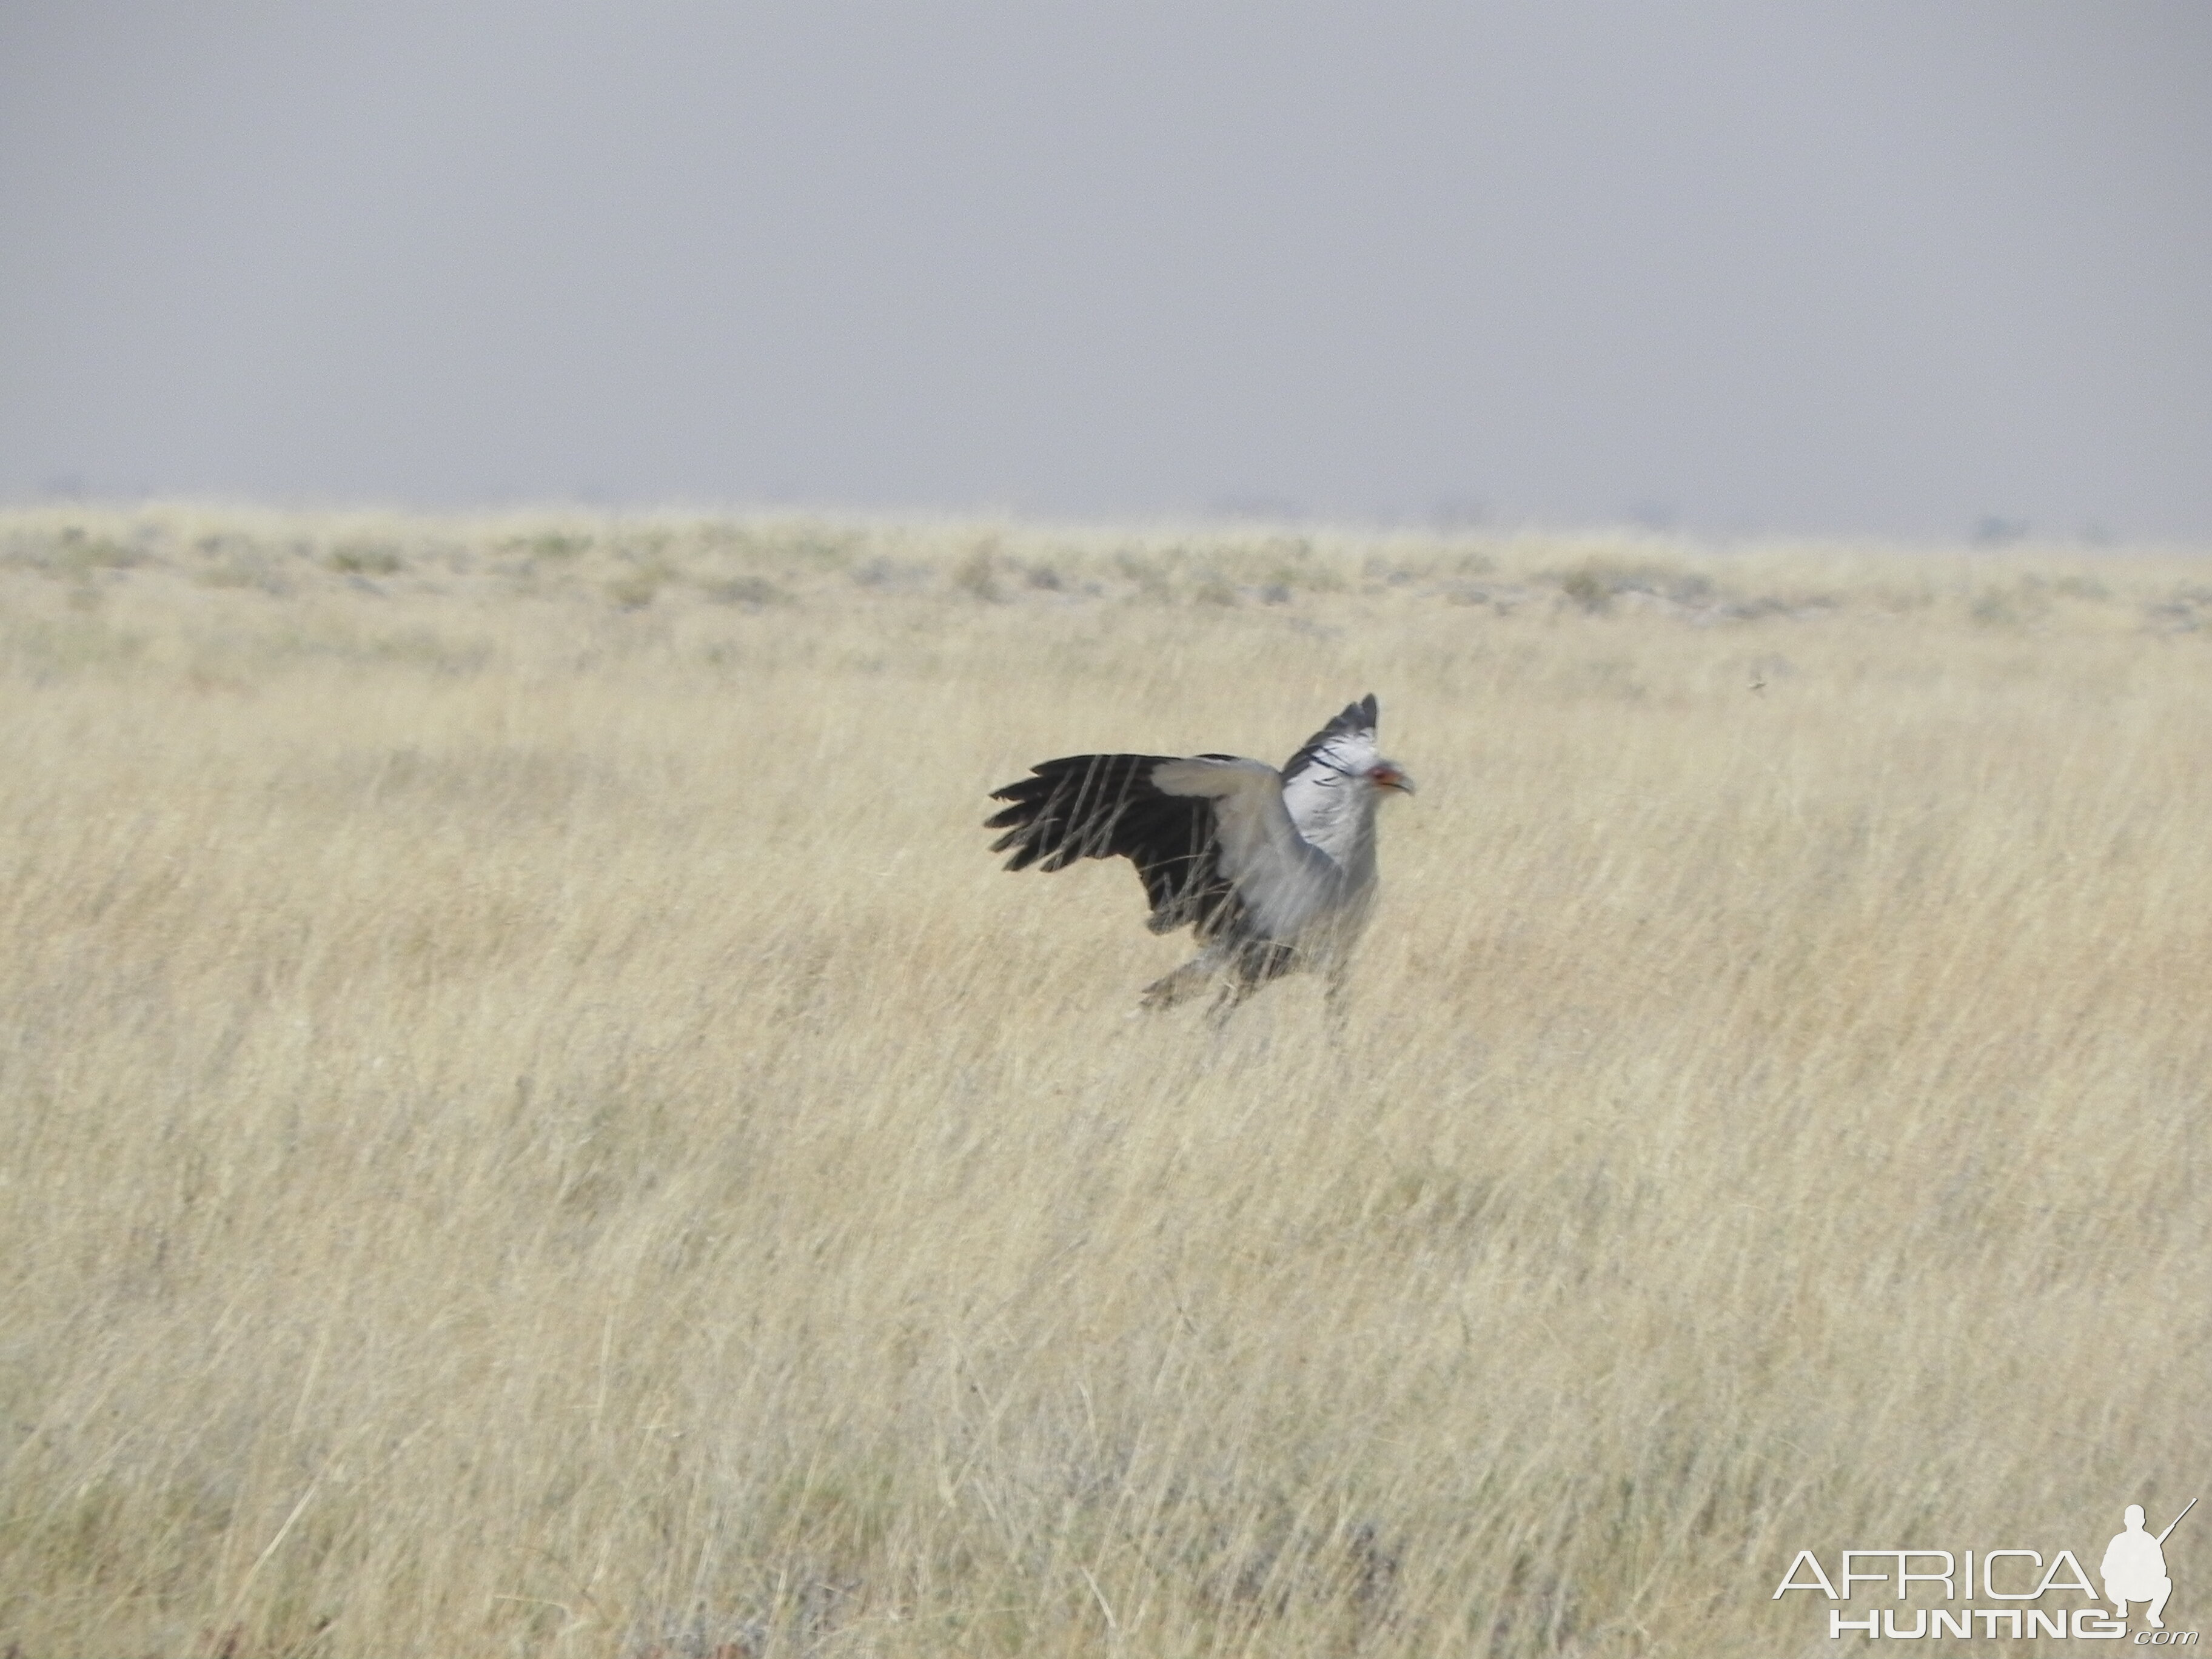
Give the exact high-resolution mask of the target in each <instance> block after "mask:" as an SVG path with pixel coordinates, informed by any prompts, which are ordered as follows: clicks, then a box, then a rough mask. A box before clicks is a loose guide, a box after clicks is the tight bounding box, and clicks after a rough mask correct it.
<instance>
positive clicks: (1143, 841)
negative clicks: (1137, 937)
mask: <svg viewBox="0 0 2212 1659" xmlns="http://www.w3.org/2000/svg"><path fill="white" fill-rule="evenodd" d="M1375 721H1376V704H1375V697H1374V695H1373V694H1372V693H1371V692H1370V694H1369V695H1368V696H1364V697H1363V698H1361V699H1360V700H1359V701H1358V702H1355V703H1352V704H1350V705H1349V706H1347V707H1346V709H1345V711H1344V712H1343V713H1342V714H1339V715H1338V716H1337V717H1336V718H1335V719H1334V720H1331V721H1330V722H1329V723H1328V725H1327V726H1323V727H1322V729H1321V730H1320V731H1318V732H1315V733H1314V734H1313V736H1311V737H1310V738H1307V739H1306V741H1305V744H1304V747H1303V748H1301V749H1300V750H1298V752H1297V754H1295V755H1293V756H1291V758H1290V759H1289V761H1288V762H1286V763H1285V765H1284V767H1283V769H1282V770H1281V771H1279V772H1278V771H1277V770H1276V769H1274V768H1273V767H1272V766H1269V765H1267V763H1265V762H1264V761H1255V760H1243V759H1240V758H1238V757H1237V756H1234V755H1196V756H1193V757H1189V758H1188V759H1180V758H1177V757H1174V756H1171V755H1070V756H1068V757H1066V758H1065V759H1061V760H1050V761H1047V762H1045V763H1043V764H1042V766H1036V767H1032V768H1030V776H1028V777H1026V778H1024V779H1022V780H1021V781H1020V782H1018V783H1010V784H1008V785H1007V786H1006V787H1005V788H1003V789H995V790H994V791H992V793H991V799H993V800H1002V801H1006V802H1009V803H1011V804H1010V805H1008V806H1007V807H1006V810H1005V811H1001V812H999V813H997V814H995V815H994V817H991V818H989V819H988V820H987V821H986V823H985V824H984V828H986V829H1003V830H1005V831H1006V834H1005V835H1003V836H1000V837H999V839H998V840H997V841H995V842H993V843H992V845H991V850H992V851H993V852H994V853H1004V852H1006V851H1009V850H1011V851H1012V854H1013V856H1012V858H1010V859H1008V860H1006V868H1007V869H1009V870H1026V869H1028V868H1029V867H1030V866H1031V865H1036V866H1038V867H1039V868H1041V869H1045V870H1060V869H1065V868H1066V866H1069V865H1071V864H1073V863H1074V862H1075V860H1078V859H1106V858H1125V859H1127V860H1129V862H1130V863H1132V864H1133V865H1135V866H1137V875H1138V878H1139V879H1140V880H1141V881H1143V883H1144V884H1145V896H1146V899H1147V900H1149V901H1150V902H1151V904H1152V915H1151V917H1150V918H1149V919H1148V920H1147V921H1146V926H1147V927H1150V928H1151V929H1152V932H1154V933H1173V932H1174V931H1175V930H1176V928H1178V927H1190V928H1191V929H1192V930H1193V931H1194V933H1195V934H1196V935H1197V938H1198V941H1199V943H1200V945H1202V946H1203V947H1204V948H1203V949H1202V950H1201V951H1200V952H1199V954H1198V955H1197V956H1196V957H1194V958H1192V959H1191V960H1190V961H1188V962H1187V963H1183V965H1182V967H1180V968H1178V969H1176V970H1175V971H1174V972H1173V973H1171V974H1169V975H1166V976H1165V977H1164V978H1162V979H1158V980H1155V981H1153V982H1152V984H1150V985H1148V986H1146V987H1145V994H1144V1000H1143V1006H1145V1007H1146V1008H1171V1007H1173V1006H1175V1005H1176V1004H1177V1003H1179V1002H1182V1001H1185V1000H1188V999H1189V998H1191V997H1193V996H1195V995H1197V994H1199V993H1200V992H1201V991H1203V990H1204V989H1205V988H1206V987H1207V986H1208V985H1209V984H1213V983H1217V982H1218V986H1219V990H1218V994H1217V996H1216V998H1215V1000H1214V1006H1213V1015H1214V1018H1216V1019H1217V1020H1221V1019H1226V1018H1228V1016H1229V1014H1230V1013H1231V1012H1232V1011H1233V1010H1234V1009H1235V1008H1236V1006H1237V1004H1238V1003H1240V1002H1242V1001H1243V1000H1244V999H1245V998H1246V997H1248V996H1249V995H1251V994H1252V993H1253V992H1255V991H1256V990H1257V989H1259V987H1261V986H1262V985H1264V984H1266V983H1267V981H1269V980H1271V979H1277V978H1279V977H1280V976H1281V975H1285V974H1287V973H1291V972H1292V971H1294V970H1297V969H1315V970H1318V971H1319V972H1321V973H1322V974H1325V975H1327V976H1328V998H1329V1003H1330V1005H1331V1006H1332V1007H1336V1006H1340V1002H1341V999H1342V996H1343V991H1344V978H1345V969H1346V965H1347V963H1348V960H1349V957H1350V956H1351V952H1352V945H1354V944H1355V943H1356V942H1357V941H1358V938H1359V934H1360V932H1361V930H1362V929H1364V927H1366V926H1367V919H1368V915H1369V914H1370V912H1371V911H1372V910H1373V909H1374V908H1375V886H1376V882H1375V809H1376V806H1377V805H1379V804H1380V803H1381V801H1382V799H1383V796H1384V795H1385V794H1389V793H1399V794H1407V795H1410V794H1412V793H1413V780H1412V779H1411V778H1409V777H1407V775H1406V774H1405V771H1404V769H1402V768H1401V767H1400V766H1399V765H1398V763H1396V762H1395V761H1390V760H1385V759H1383V757H1382V756H1381V755H1380V754H1379V753H1378V752H1376V747H1375Z"/></svg>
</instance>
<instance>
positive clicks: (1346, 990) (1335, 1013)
mask: <svg viewBox="0 0 2212 1659" xmlns="http://www.w3.org/2000/svg"><path fill="white" fill-rule="evenodd" d="M1322 1008H1323V1009H1325V1010H1326V1011H1327V1013H1328V1040H1329V1042H1331V1043H1332V1044H1333V1045H1334V1046H1335V1047H1336V1048H1342V1047H1344V1037H1345V1033H1346V1031H1348V1030H1351V1027H1352V976H1351V975H1349V974H1347V973H1346V972H1345V970H1344V968H1343V966H1342V964H1338V965H1337V966H1335V967H1333V968H1331V969H1329V970H1328V987H1327V988H1326V989H1325V990H1324V991H1323V992H1322Z"/></svg>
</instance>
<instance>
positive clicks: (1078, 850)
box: [983, 755, 1239, 939]
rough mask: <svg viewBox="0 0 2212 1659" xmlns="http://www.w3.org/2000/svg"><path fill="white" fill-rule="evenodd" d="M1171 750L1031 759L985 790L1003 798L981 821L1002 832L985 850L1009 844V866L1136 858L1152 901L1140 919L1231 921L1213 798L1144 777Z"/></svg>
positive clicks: (1202, 931) (1207, 924) (1054, 866)
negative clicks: (1170, 789)
mask: <svg viewBox="0 0 2212 1659" xmlns="http://www.w3.org/2000/svg"><path fill="white" fill-rule="evenodd" d="M1172 758H1174V757H1171V756H1168V755H1070V756H1068V757H1066V758H1065V759H1061V760H1049V761H1047V762H1045V763H1044V764H1043V765H1042V766H1036V767H1032V768H1030V776H1028V777H1026V778H1024V779H1023V780H1022V781H1020V782H1018V783H1010V784H1008V785H1007V786H1006V787H1005V788H1003V789H994V790H993V791H992V792H991V799H993V800H1003V801H1007V802H1010V803H1012V804H1011V805H1008V806H1007V807H1006V810H1005V811H1001V812H998V813H995V814H994V815H993V816H992V817H990V818H988V819H987V820H986V821H985V823H984V825H983V827H984V828H985V829H1003V830H1005V831H1006V834H1005V835H1003V836H1000V837H999V839H998V840H997V841H995V842H992V843H991V850H992V851H993V852H994V853H1004V852H1007V851H1009V850H1011V851H1012V854H1013V856H1012V858H1010V859H1008V860H1006V868H1007V869H1009V870H1026V869H1028V868H1029V867H1030V866H1031V865H1036V866H1037V867H1039V868H1040V869H1044V870H1064V869H1066V867H1067V866H1069V865H1071V864H1073V863H1074V862H1075V860H1078V859H1110V858H1125V859H1127V860H1129V862H1130V863H1132V864H1133V865H1135V866H1137V875H1138V877H1139V878H1140V879H1141V880H1142V881H1143V882H1144V884H1145V897H1146V899H1147V900H1148V901H1149V902H1151V904H1152V917H1151V919H1150V920H1149V921H1147V923H1146V926H1147V927H1151V929H1152V931H1153V932H1154V933H1173V932H1174V931H1175V930H1176V928H1178V927H1183V926H1185V925H1186V924H1195V925H1196V927H1197V929H1198V937H1199V938H1200V939H1212V937H1213V936H1214V935H1215V934H1216V933H1219V932H1220V931H1221V930H1222V929H1223V928H1224V927H1227V926H1229V925H1230V924H1231V922H1232V921H1235V919H1236V917H1237V914H1238V911H1239V907H1238V904H1237V890H1236V889H1235V888H1234V887H1233V886H1231V884H1230V882H1229V878H1227V877H1225V875H1223V874H1222V873H1221V866H1220V864H1219V861H1218V858H1217V857H1216V848H1215V841H1214V824H1213V803H1212V801H1211V800H1208V799H1204V798H1202V797H1198V796H1188V795H1170V794H1168V793H1165V792H1164V791H1162V790H1159V789H1157V788H1155V787H1153V785H1152V769H1153V768H1154V767H1156V766H1160V765H1163V764H1164V763H1166V762H1167V761H1169V760H1170V759H1172ZM1208 758H1210V759H1214V760H1227V759H1230V758H1231V757H1229V756H1226V755H1217V756H1211V757H1208Z"/></svg>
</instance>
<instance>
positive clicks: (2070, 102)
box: [0, 0, 2212, 538]
mask: <svg viewBox="0 0 2212 1659" xmlns="http://www.w3.org/2000/svg"><path fill="white" fill-rule="evenodd" d="M58 487H75V488H78V489H85V490H88V491H89V492H91V493H93V494H95V495H124V494H136V493H139V492H143V491H149V490H150V491H159V492H165V493H167V492H186V493H194V494H221V495H252V496H264V497H271V498H277V499H282V500H288V501H393V502H403V503H415V504H421V505H426V506H448V505H459V504H477V503H492V502H500V501H514V500H543V499H549V498H556V499H557V498H578V497H581V498H584V499H589V500H598V501H622V502H632V501H663V500H673V501H692V502H701V503H729V504H735V505H744V504H751V503H767V502H804V503H810V504H817V505H829V506H835V505H846V506H855V507H874V508H883V507H939V508H969V507H986V508H1010V509H1012V510H1015V511H1018V512H1024V513H1038V514H1079V515H1085V516H1103V515H1114V514H1155V513H1168V512H1176V511H1186V510H1191V509H1199V510H1206V509H1210V508H1217V507H1223V506H1225V505H1232V504H1237V503H1245V504H1276V505H1279V506H1282V507H1297V508H1299V509H1302V510H1304V511H1307V512H1311V513H1329V514H1335V515H1352V516H1363V517H1371V516H1385V515H1395V516H1398V517H1420V516H1425V515H1428V514H1431V513H1434V512H1436V511H1437V510H1439V509H1440V508H1443V509H1449V508H1453V507H1458V508H1462V509H1464V508H1465V507H1468V506H1470V505H1472V504H1474V503H1477V502H1480V503H1485V504H1486V505H1487V506H1488V507H1489V508H1490V510H1491V511H1492V513H1493V514H1495V515H1497V516H1498V517H1501V518H1504V519H1506V520H1522V519H1534V520H1543V521H1547V522H1591V521H1606V520H1620V519H1623V518H1626V517H1629V516H1632V515H1644V516H1647V517H1652V518H1667V519H1673V520H1678V521H1679V522H1680V523H1681V524H1682V525H1684V526H1686V527H1688V528H1691V529H1693V530H1702V531H1712V532H1729V531H1735V530H1785V531H1788V530H1802V531H1815V532H1819V531H1850V530H1868V531H1875V532H1901V533H1905V534H1914V535H1923V534H1934V535H1955V534H1958V533H1960V532H1964V531H1966V530H1967V529H1969V528H1970V527H1971V526H1972V525H1973V524H1974V523H1975V522H1976V521H1977V520H1980V519H1982V518H1984V516H1989V515H1996V516H2002V517H2004V518H2007V519H2014V520H2024V521H2027V522H2029V523H2032V524H2033V525H2034V526H2036V527H2037V528H2038V529H2039V530H2042V531H2047V532H2054V533H2061V534H2070V533H2073V532H2077V531H2080V530H2081V529H2082V528H2084V527H2085V526H2091V525H2099V526H2106V527H2109V528H2110V529H2112V530H2113V531H2115V532H2118V533H2120V534H2123V535H2183V536H2189V537H2193V538H2212V5H2206V4H2203V3H2198V0H2179V3H2171V4H2138V3H2128V0H2099V3H2094V4H2087V3H2067V4H2063V5H2059V4H2046V3H2037V0H1984V3H1951V0H1850V3H1832V4H1808V3H1799V0H1762V3H1747V4H1732V3H1719V0H1699V3H1671V4H1670V3H1664V0H1656V3H1655V0H1636V3H1618V4H1607V5H1595V4H1586V3H1574V0H1541V3H1538V0H1529V3H1515V4H1495V3H1464V4H1456V5H1446V4H1433V5H1415V4H1400V3H1395V0H1365V3H1358V4H1351V3H1346V4H1317V3H1309V0H1282V3H1275V4H1267V5H1260V4H1249V5H1248V4H1235V3H1206V4H1201V3H1196V0H1184V3H1097V4H1088V5H1075V4H1064V3H1061V4H1054V3H1045V0H1021V3H1016V0H994V3H941V4H918V3H917V4H889V3H874V4H839V3H811V4H789V5H755V4H724V5H703V4H702V5H670V4H654V3H625V4H622V5H615V4H605V5H575V4H561V3H546V0H528V3H523V0H503V3H491V4H476V5H470V4H465V3H441V4H435V5H417V4H406V3H391V0H382V3H377V4H374V5H354V4H313V3H291V4H278V3H267V4H260V5H231V4H210V3H197V4H191V5H179V4H173V3H167V4H143V5H125V4H112V3H100V0H91V3H84V0H50V3H23V0H0V496H6V497H12V498H15V499H22V498H25V497H28V496H31V495H35V494H37V493H38V492H40V490H42V489H55V488H58Z"/></svg>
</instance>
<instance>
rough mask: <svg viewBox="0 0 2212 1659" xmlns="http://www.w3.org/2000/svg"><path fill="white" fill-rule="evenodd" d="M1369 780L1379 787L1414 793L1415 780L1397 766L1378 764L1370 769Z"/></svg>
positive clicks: (1408, 793) (1402, 792) (1407, 793)
mask: <svg viewBox="0 0 2212 1659" xmlns="http://www.w3.org/2000/svg"><path fill="white" fill-rule="evenodd" d="M1367 781H1369V782H1370V783H1371V784H1373V785H1374V786H1375V787H1376V788H1377V789H1395V790H1397V791H1398V792H1399V793H1401V794H1406V795H1410V794H1412V793H1413V780H1412V779H1411V778H1409V777H1407V775H1405V774H1404V773H1403V772H1401V771H1400V770H1399V769H1397V768H1396V767H1395V766H1378V767H1376V768H1375V769H1372V770H1371V771H1370V772H1369V773H1368V775H1367Z"/></svg>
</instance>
